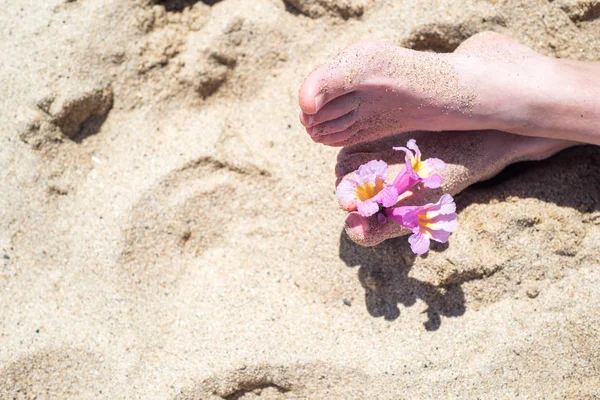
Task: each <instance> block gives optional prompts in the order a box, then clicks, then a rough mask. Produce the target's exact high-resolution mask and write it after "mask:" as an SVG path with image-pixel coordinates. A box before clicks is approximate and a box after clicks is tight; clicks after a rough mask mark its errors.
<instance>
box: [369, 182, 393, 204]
mask: <svg viewBox="0 0 600 400" xmlns="http://www.w3.org/2000/svg"><path fill="white" fill-rule="evenodd" d="M373 200H374V201H376V202H377V203H379V204H382V205H383V206H384V207H392V206H395V205H396V202H397V201H398V190H397V189H396V188H395V187H394V186H392V185H386V187H385V188H384V189H383V190H382V191H381V192H379V193H377V195H376V196H375V197H373Z"/></svg>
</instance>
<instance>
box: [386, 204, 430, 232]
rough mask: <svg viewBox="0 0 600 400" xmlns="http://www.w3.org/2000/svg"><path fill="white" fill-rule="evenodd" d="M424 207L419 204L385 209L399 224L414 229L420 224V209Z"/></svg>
mask: <svg viewBox="0 0 600 400" xmlns="http://www.w3.org/2000/svg"><path fill="white" fill-rule="evenodd" d="M422 209H423V207H418V206H407V207H396V208H392V209H388V210H385V215H386V216H387V217H388V218H390V219H391V220H392V221H394V222H395V223H397V224H398V225H401V226H403V227H405V228H407V229H410V230H413V229H416V228H417V227H418V226H419V211H421V210H422Z"/></svg>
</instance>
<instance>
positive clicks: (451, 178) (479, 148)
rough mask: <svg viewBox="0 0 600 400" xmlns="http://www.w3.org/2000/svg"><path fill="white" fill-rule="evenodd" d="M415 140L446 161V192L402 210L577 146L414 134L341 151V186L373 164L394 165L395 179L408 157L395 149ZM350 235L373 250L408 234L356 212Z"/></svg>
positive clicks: (428, 194) (425, 195) (504, 136)
mask: <svg viewBox="0 0 600 400" xmlns="http://www.w3.org/2000/svg"><path fill="white" fill-rule="evenodd" d="M411 138H414V139H416V141H417V144H418V145H419V147H420V148H421V151H423V156H424V158H430V157H436V158H440V159H442V160H444V161H445V162H446V169H445V170H444V171H442V172H441V175H442V177H443V178H444V184H443V186H442V187H441V188H439V189H436V190H431V189H428V190H421V191H416V192H415V194H414V195H413V196H412V197H411V198H409V199H407V200H405V201H403V205H413V204H415V205H416V204H418V205H422V204H425V203H435V202H436V201H437V200H438V199H439V198H440V196H441V195H442V194H443V193H450V194H452V195H454V194H457V193H459V192H460V191H462V190H464V189H465V188H467V187H468V186H470V185H472V184H474V183H476V182H479V181H482V180H486V179H489V178H491V177H493V176H494V175H496V174H497V173H499V172H500V171H502V169H504V168H505V167H506V166H508V165H509V164H512V163H515V162H518V161H524V160H541V159H544V158H547V157H550V156H551V155H553V154H555V153H557V152H559V151H561V150H563V149H566V148H568V147H571V146H574V145H577V144H578V143H576V142H568V141H563V140H555V139H543V138H534V137H526V136H518V135H513V134H510V133H505V132H499V131H471V132H440V133H435V134H434V133H430V132H409V133H403V134H398V135H393V136H388V137H386V138H384V139H381V140H378V141H375V142H367V143H360V144H356V145H353V146H349V147H346V148H344V149H342V150H341V151H340V153H339V155H338V163H337V166H336V175H337V177H338V183H339V182H340V181H341V179H342V178H343V177H344V176H345V175H347V174H350V173H352V172H353V171H355V170H356V169H357V168H358V167H359V166H360V165H361V164H364V163H366V162H369V161H371V160H384V161H386V162H387V163H388V164H389V165H390V170H389V174H390V177H392V176H395V175H396V174H397V173H398V171H399V170H400V168H402V166H403V165H404V157H405V155H404V153H403V152H401V151H394V150H392V147H393V146H404V145H405V144H406V142H407V141H408V140H409V139H411ZM347 211H354V210H351V209H348V210H347ZM346 232H347V233H348V235H349V236H350V238H351V239H352V240H353V241H354V242H356V243H358V244H361V245H363V246H374V245H376V244H378V243H380V242H382V241H383V240H385V239H389V238H392V237H397V236H401V235H405V234H407V233H409V232H408V231H406V230H403V229H402V227H400V225H397V224H395V223H393V222H391V221H388V222H386V223H384V224H381V223H379V222H378V221H377V217H375V216H373V217H369V218H365V217H363V216H361V215H360V214H358V213H357V212H351V213H350V214H348V216H347V217H346Z"/></svg>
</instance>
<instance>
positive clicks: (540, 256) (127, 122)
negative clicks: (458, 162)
mask: <svg viewBox="0 0 600 400" xmlns="http://www.w3.org/2000/svg"><path fill="white" fill-rule="evenodd" d="M599 16H600V3H599V2H598V1H597V0H586V1H583V0H555V1H546V0H504V1H503V0H497V1H487V2H483V1H476V0H436V1H421V0H402V1H392V0H388V1H374V0H362V1H361V0H252V1H248V0H222V1H205V2H201V1H193V0H168V1H158V0H157V1H154V2H153V1H149V0H127V1H123V0H103V1H101V0H47V1H33V0H19V1H8V0H3V1H0V52H1V54H2V55H1V59H2V63H1V64H0V82H2V85H1V87H2V92H1V94H0V143H1V145H0V193H2V195H1V196H0V303H1V304H2V306H1V308H0V398H1V399H96V398H99V399H173V400H175V399H177V400H191V399H252V398H258V397H260V398H264V399H280V398H281V399H284V398H297V399H301V398H315V399H328V398H332V399H401V398H406V399H413V398H528V399H538V398H539V399H549V398H569V399H595V398H598V396H599V395H600V377H599V376H600V350H599V349H600V338H599V334H600V328H599V327H600V267H599V265H600V150H599V149H598V148H597V147H594V146H582V147H577V148H573V149H570V150H566V151H564V152H562V153H560V154H558V155H556V156H554V157H552V158H550V159H548V160H545V161H541V162H529V163H520V164H516V165H513V166H511V167H509V168H508V169H507V170H505V171H504V172H503V173H501V174H500V175H499V176H497V177H496V178H494V179H492V180H491V181H488V182H486V183H483V184H478V185H477V186H475V187H471V188H469V189H467V190H466V191H464V192H463V193H461V194H460V195H458V196H456V202H457V204H458V208H459V222H460V228H459V230H458V231H457V232H456V233H455V234H454V235H453V236H452V237H451V239H450V242H449V244H448V245H436V246H433V248H432V251H430V253H429V254H428V255H427V256H426V257H415V256H414V255H413V254H412V253H411V252H410V248H409V245H408V244H407V241H406V237H402V238H398V239H393V240H388V241H385V242H384V243H382V244H380V245H378V246H375V247H369V248H366V247H360V246H358V245H356V244H354V243H353V242H351V241H350V240H349V239H348V238H347V236H346V234H345V233H344V231H343V225H344V223H343V222H344V215H345V213H344V212H343V211H342V210H340V209H339V208H338V206H337V201H336V199H335V195H334V190H335V186H334V183H335V171H334V170H335V166H336V156H337V153H338V152H339V149H336V148H330V147H325V146H321V145H317V144H314V143H313V142H312V141H311V140H310V138H309V137H308V135H307V134H306V133H305V132H304V129H303V128H302V126H301V125H300V123H299V122H298V111H299V107H298V102H297V94H298V89H299V87H300V84H301V83H302V80H303V78H304V77H305V76H306V75H307V74H308V73H309V72H310V71H311V70H312V69H313V68H314V67H316V66H317V65H318V64H320V63H323V62H326V61H327V60H328V59H330V58H331V57H333V56H334V55H335V54H337V53H338V52H339V51H340V50H342V49H343V48H344V47H346V46H348V45H349V44H351V43H353V42H354V41H356V40H359V39H361V38H373V39H379V40H384V41H387V42H390V43H393V44H397V45H402V46H406V47H410V48H413V49H417V50H424V51H442V52H450V51H453V50H454V49H455V48H456V47H457V46H458V45H459V44H460V42H461V41H463V40H464V39H466V38H468V37H469V36H471V35H473V34H475V33H477V32H482V31H486V30H492V31H496V32H500V33H503V34H507V35H509V36H512V37H513V38H515V39H516V40H518V41H520V42H521V43H523V44H526V45H528V46H530V47H532V48H534V49H535V50H536V51H539V52H541V53H543V54H546V55H551V56H555V57H565V58H574V59H580V60H600V51H599V50H600V18H598V17H599ZM403 137H410V134H409V135H408V136H403ZM403 140H404V139H403ZM403 144H404V143H399V144H398V145H403ZM422 150H423V151H426V149H422ZM468 150H469V149H468V148H466V149H465V151H467V152H468ZM449 151H450V150H449ZM436 154H437V155H438V156H440V157H442V158H444V157H443V151H441V150H440V149H437V153H436Z"/></svg>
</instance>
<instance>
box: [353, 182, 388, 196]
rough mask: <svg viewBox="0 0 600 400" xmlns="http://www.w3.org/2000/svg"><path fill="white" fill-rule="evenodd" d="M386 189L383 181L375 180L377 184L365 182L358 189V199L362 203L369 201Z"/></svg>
mask: <svg viewBox="0 0 600 400" xmlns="http://www.w3.org/2000/svg"><path fill="white" fill-rule="evenodd" d="M383 187H384V181H383V180H381V179H377V180H375V182H365V183H363V184H362V185H360V186H358V187H357V188H356V197H357V198H358V200H360V201H366V200H369V199H371V198H373V197H375V196H376V195H377V193H379V192H381V191H382V190H383Z"/></svg>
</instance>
